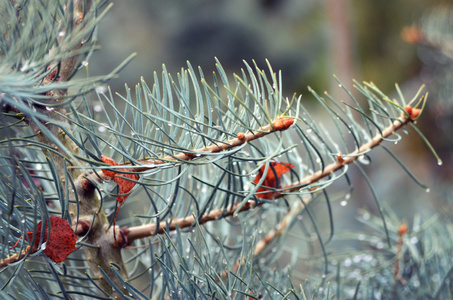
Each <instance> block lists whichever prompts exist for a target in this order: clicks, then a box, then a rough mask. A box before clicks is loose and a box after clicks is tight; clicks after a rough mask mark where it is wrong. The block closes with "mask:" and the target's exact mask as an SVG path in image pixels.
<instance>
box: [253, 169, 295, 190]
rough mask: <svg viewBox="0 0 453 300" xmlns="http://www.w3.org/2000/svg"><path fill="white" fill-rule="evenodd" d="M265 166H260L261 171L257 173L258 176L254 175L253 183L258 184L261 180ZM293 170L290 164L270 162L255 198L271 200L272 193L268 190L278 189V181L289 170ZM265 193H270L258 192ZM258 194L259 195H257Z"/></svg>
mask: <svg viewBox="0 0 453 300" xmlns="http://www.w3.org/2000/svg"><path fill="white" fill-rule="evenodd" d="M265 168H266V166H265V165H264V166H262V167H261V169H260V170H259V171H258V175H256V178H255V180H254V181H253V183H255V184H258V183H259V182H260V180H261V178H262V177H263V175H264V170H265ZM292 168H294V165H293V164H290V163H281V162H276V161H272V162H271V163H270V166H269V169H268V170H267V174H266V177H265V178H264V181H263V183H262V185H261V186H260V187H259V188H258V190H257V191H256V192H257V195H256V197H257V198H261V199H272V198H273V196H274V194H275V193H274V192H273V191H271V189H269V188H276V189H278V188H280V179H281V177H282V175H283V174H285V173H286V172H288V171H289V170H290V169H292ZM265 191H270V192H267V193H260V192H265ZM258 193H259V194H258Z"/></svg>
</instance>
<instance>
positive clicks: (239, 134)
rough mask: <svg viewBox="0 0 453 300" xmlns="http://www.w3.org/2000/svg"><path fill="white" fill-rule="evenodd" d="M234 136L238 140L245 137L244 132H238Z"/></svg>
mask: <svg viewBox="0 0 453 300" xmlns="http://www.w3.org/2000/svg"><path fill="white" fill-rule="evenodd" d="M236 137H237V138H238V139H240V140H243V139H245V134H244V133H243V132H239V133H238V135H237V136H236Z"/></svg>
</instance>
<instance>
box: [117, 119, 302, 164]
mask: <svg viewBox="0 0 453 300" xmlns="http://www.w3.org/2000/svg"><path fill="white" fill-rule="evenodd" d="M293 123H294V119H293V118H291V117H281V118H278V119H276V120H275V121H274V122H273V123H272V124H268V125H265V126H263V127H260V128H259V129H258V130H256V131H253V132H249V133H246V134H244V133H242V132H241V134H238V137H236V138H233V139H229V140H227V141H225V142H219V143H218V144H216V145H211V146H207V147H203V148H200V149H196V150H193V151H191V152H183V153H179V154H176V155H174V156H167V157H164V158H162V159H140V160H138V161H139V162H141V163H142V164H143V166H137V167H136V168H134V169H133V171H135V172H144V171H147V170H150V169H153V168H156V167H158V166H159V165H162V164H166V163H169V162H175V161H176V162H177V161H188V160H192V159H195V158H200V157H203V156H205V155H206V154H205V153H219V152H222V151H225V150H229V149H232V148H234V147H237V146H241V145H243V144H245V143H248V142H251V141H253V140H256V139H259V138H262V137H264V136H266V135H268V134H270V133H273V132H276V131H284V130H286V129H288V128H289V127H290V126H291V125H292V124H293ZM125 165H131V163H123V164H121V163H119V164H118V166H125ZM131 171H132V170H131Z"/></svg>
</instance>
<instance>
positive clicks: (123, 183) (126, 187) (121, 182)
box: [101, 155, 138, 204]
mask: <svg viewBox="0 0 453 300" xmlns="http://www.w3.org/2000/svg"><path fill="white" fill-rule="evenodd" d="M101 160H102V161H103V162H105V163H107V164H109V165H111V166H117V165H118V164H117V162H116V161H115V160H114V159H113V158H110V157H107V156H104V155H101ZM115 170H116V171H117V172H114V171H111V170H106V169H102V172H104V174H105V175H107V176H109V177H112V178H113V180H114V181H115V182H116V184H118V187H119V196H118V197H116V201H118V203H119V204H122V203H123V202H124V200H126V198H127V197H128V196H129V195H125V194H127V193H129V192H130V191H131V190H132V188H133V187H134V186H135V182H133V181H130V180H127V179H125V178H123V177H126V178H130V179H132V180H138V175H137V174H126V173H121V171H123V172H130V171H131V170H128V169H120V168H118V169H115ZM118 175H119V176H121V177H118Z"/></svg>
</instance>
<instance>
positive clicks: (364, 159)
mask: <svg viewBox="0 0 453 300" xmlns="http://www.w3.org/2000/svg"><path fill="white" fill-rule="evenodd" d="M359 162H360V163H361V164H363V165H369V164H370V162H371V161H370V159H369V158H368V156H366V155H360V156H359Z"/></svg>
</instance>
